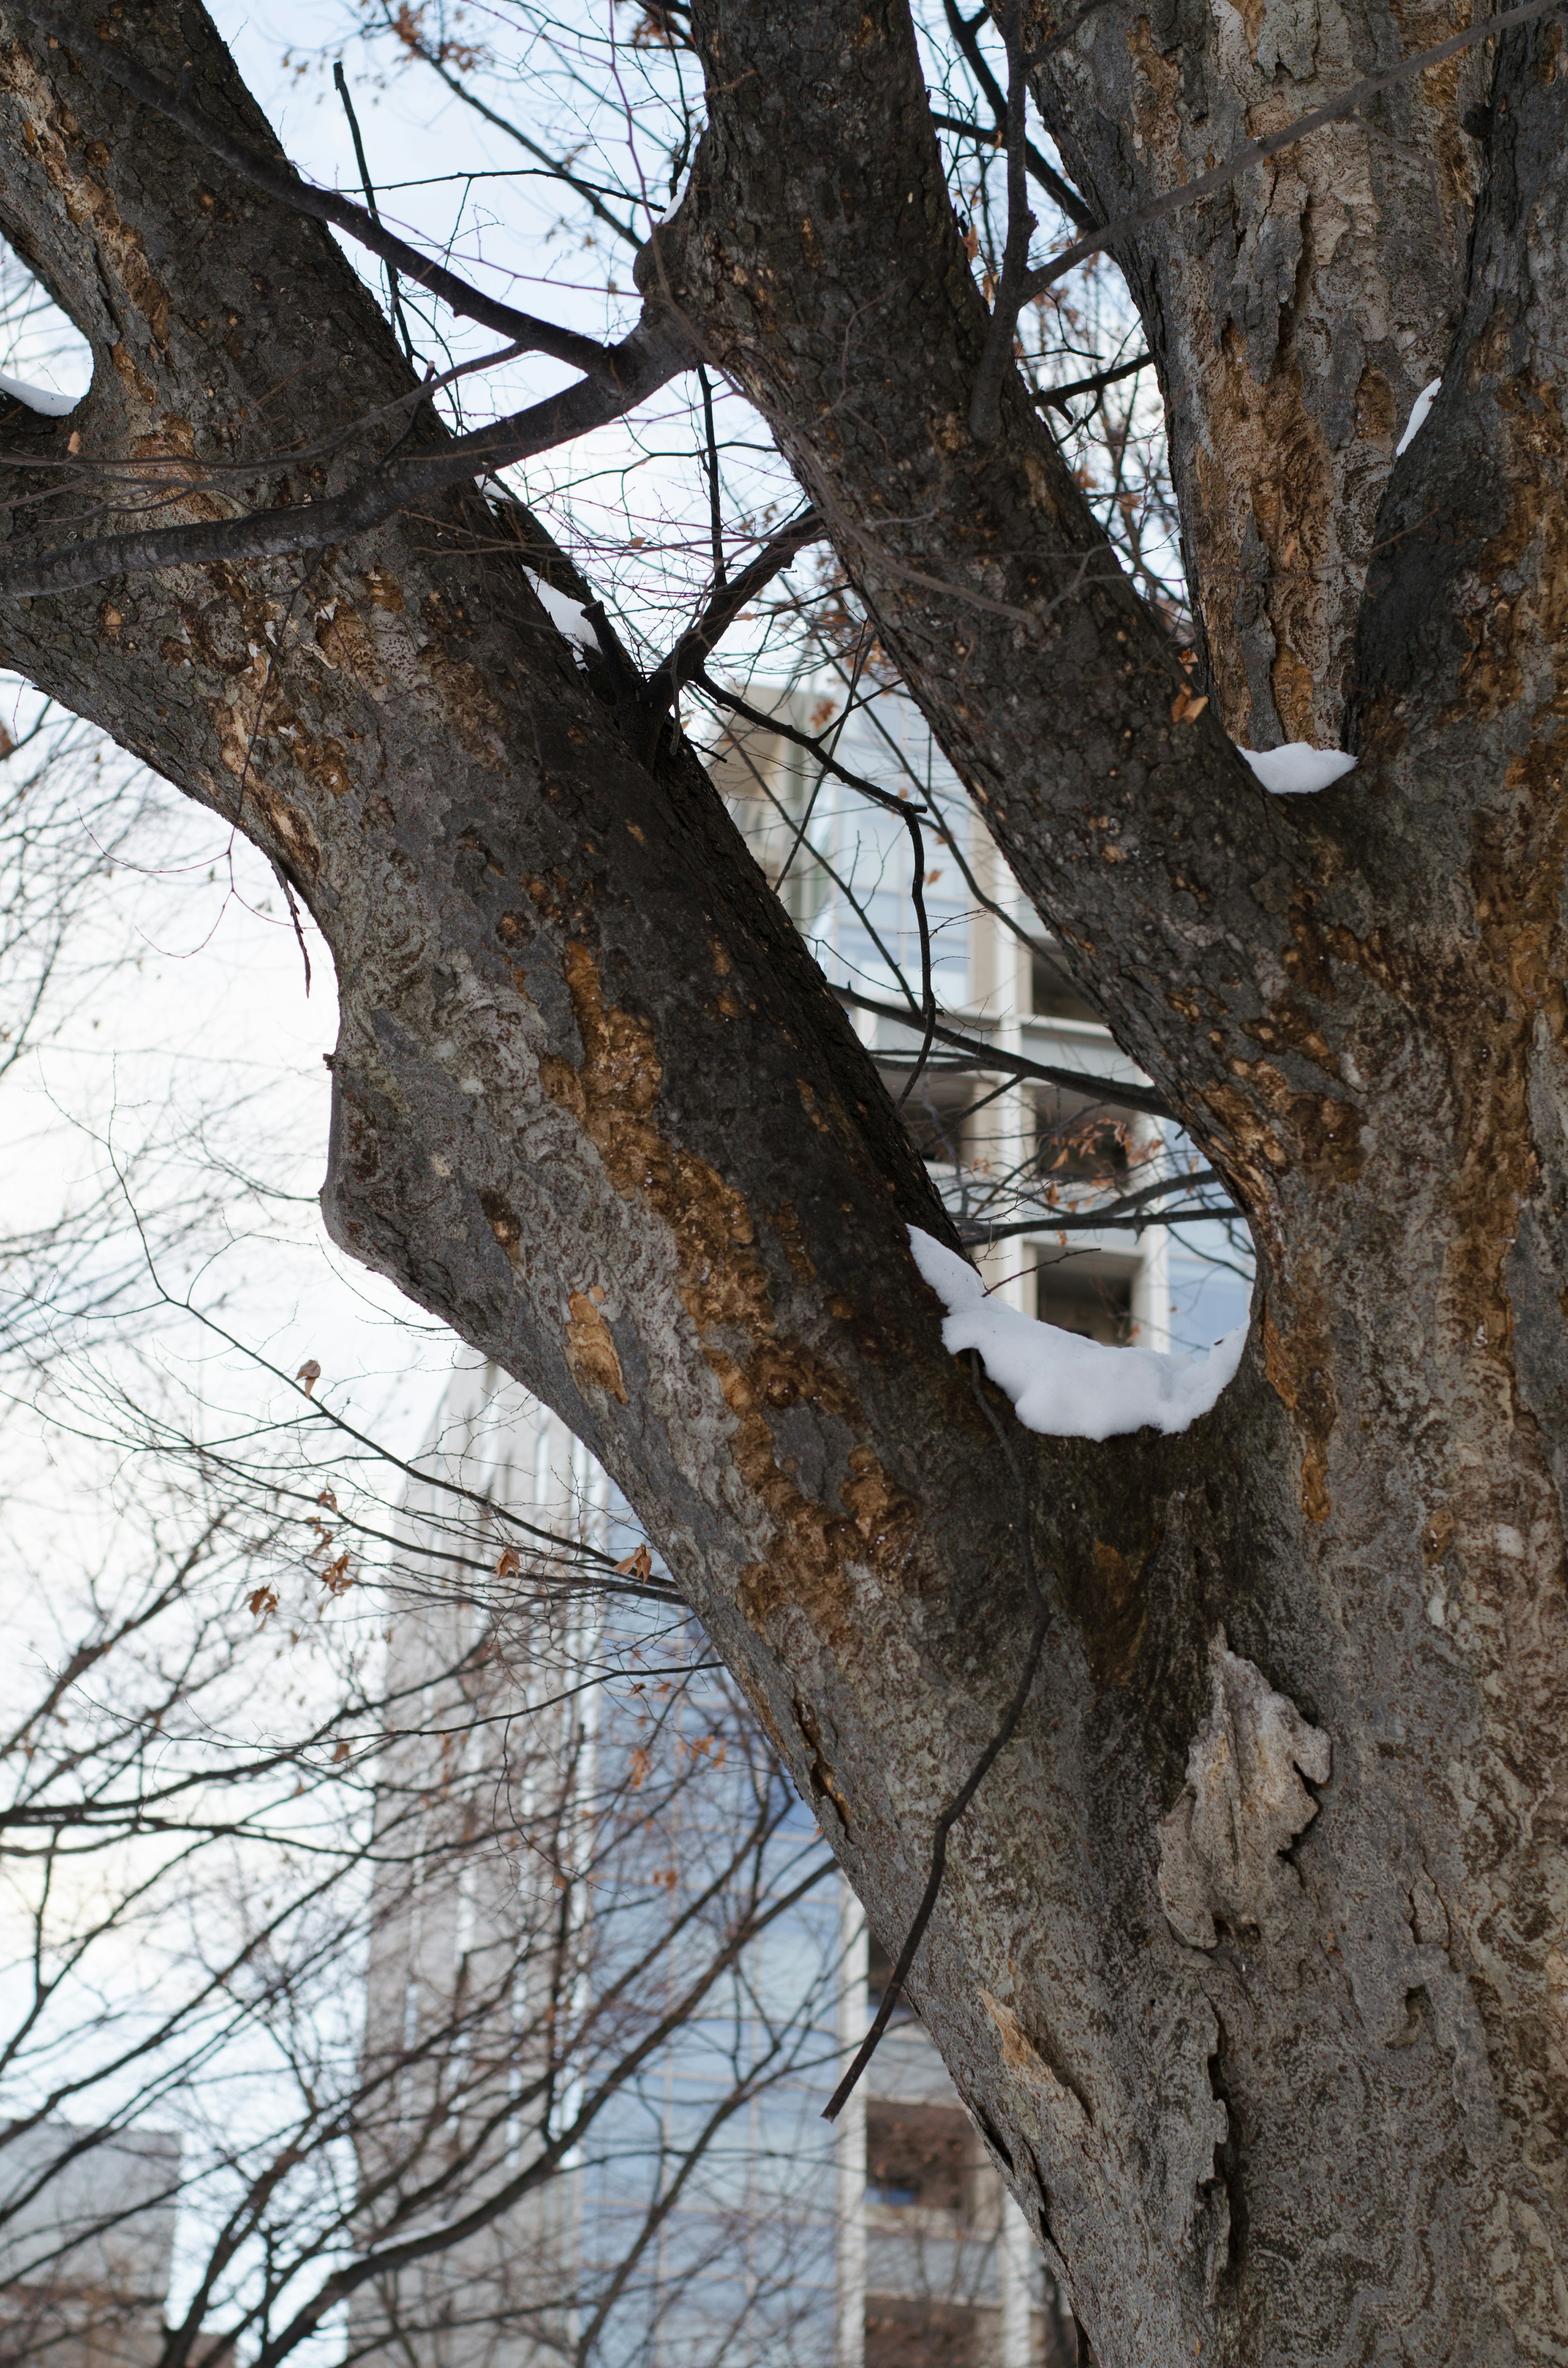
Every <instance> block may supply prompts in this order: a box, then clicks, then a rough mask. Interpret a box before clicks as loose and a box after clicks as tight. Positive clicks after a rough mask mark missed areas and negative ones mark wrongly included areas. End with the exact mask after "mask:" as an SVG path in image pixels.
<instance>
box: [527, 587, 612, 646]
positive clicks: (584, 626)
mask: <svg viewBox="0 0 1568 2368" xmlns="http://www.w3.org/2000/svg"><path fill="white" fill-rule="evenodd" d="M523 573H524V575H526V576H527V577H528V581H529V583H530V584H531V585H532V586H533V587H534V590H535V591H536V592H537V593H538V595H539V598H540V607H541V608H542V609H543V610H544V613H545V615H546V616H547V617H548V618H549V619H550V621H551V624H552V625H553V626H554V627H555V630H556V632H558V633H561V634H563V635H564V637H565V638H566V640H567V641H569V642H572V643H575V645H576V647H577V648H578V649H580V650H597V648H598V645H599V637H598V635H597V633H596V632H595V631H594V629H593V626H592V625H591V624H590V623H589V621H588V617H587V612H586V610H585V609H584V607H583V605H582V603H581V601H579V600H572V599H569V598H567V596H566V594H565V593H564V592H558V591H557V590H556V588H555V586H554V585H553V584H547V583H546V582H545V580H544V578H543V576H542V575H535V574H534V571H533V569H532V568H531V567H526V568H525V569H524V570H523Z"/></svg>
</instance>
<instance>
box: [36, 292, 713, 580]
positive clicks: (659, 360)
mask: <svg viewBox="0 0 1568 2368" xmlns="http://www.w3.org/2000/svg"><path fill="white" fill-rule="evenodd" d="M645 317H646V315H645ZM690 359H691V356H690V351H689V349H688V347H687V344H686V342H685V337H684V335H683V334H682V333H681V331H680V330H679V328H678V326H677V324H676V321H675V318H674V316H673V314H670V313H668V312H667V311H666V310H665V308H663V307H661V308H660V317H659V321H658V325H657V326H656V327H655V328H654V329H653V330H652V331H651V332H649V331H646V330H644V328H643V327H642V326H641V325H640V326H639V327H638V328H636V329H634V330H633V331H632V332H631V336H628V337H626V338H624V339H623V340H622V342H621V344H620V345H619V346H618V347H615V348H614V349H613V351H612V353H611V355H610V356H609V359H608V364H607V367H606V368H605V369H603V370H599V371H597V372H596V373H595V375H594V376H592V377H589V378H582V379H579V380H578V381H577V382H576V384H575V385H574V386H569V387H567V388H565V389H564V390H563V392H562V393H560V394H553V395H550V396H547V397H546V399H545V400H544V401H543V402H542V403H536V404H530V405H529V406H528V409H527V410H524V411H517V412H513V413H512V414H511V415H510V416H508V417H507V418H505V419H498V420H496V421H495V422H494V424H493V425H492V426H490V427H480V428H475V429H474V430H473V431H472V434H470V435H467V436H460V437H457V438H453V440H452V441H451V442H450V443H449V445H447V447H446V448H445V450H441V451H439V452H433V453H421V454H416V455H415V456H414V457H413V458H411V459H409V460H406V461H388V462H383V463H382V464H381V466H380V467H379V468H377V469H374V470H372V471H371V472H369V474H368V475H366V476H364V477H362V478H361V479H360V480H359V482H358V484H355V485H350V486H349V487H348V488H347V491H346V492H344V493H341V494H337V495H332V496H330V497H329V498H327V499H326V500H324V501H319V502H302V503H296V504H291V505H288V506H285V507H279V508H277V509H269V510H256V511H249V512H247V513H246V514H245V515H244V517H241V518H220V519H217V520H214V521H213V522H211V523H210V524H202V525H199V526H171V527H160V528H153V529H150V530H149V531H147V532H145V533H141V534H110V535H101V536H98V537H97V538H96V539H95V540H93V541H88V542H79V543H74V544H66V545H64V546H62V548H60V549H57V550H54V551H46V552H40V553H39V554H38V556H37V557H35V558H32V559H22V560H18V561H16V562H13V563H12V564H10V565H9V566H6V567H0V600H19V599H36V598H39V597H40V595H42V594H45V593H55V592H67V591H73V590H75V589H77V588H79V587H80V586H83V585H86V584H100V583H102V582H103V581H104V580H105V579H106V578H107V577H108V576H112V575H144V574H146V573H147V572H148V571H149V570H150V569H153V568H161V567H203V566H210V565H212V564H214V563H216V562H218V561H229V562H231V563H238V562H242V561H245V560H251V559H277V558H280V557H282V556H283V555H284V554H285V553H287V552H302V551H320V550H322V549H323V548H324V546H325V545H326V544H327V543H332V542H341V541H346V540H347V538H348V537H350V536H352V535H357V534H364V533H366V532H368V531H369V529H370V528H372V527H376V526H380V525H381V522H382V521H383V519H386V518H391V517H392V515H393V514H394V513H395V512H396V511H398V510H403V509H407V508H409V507H411V505H412V504H414V503H415V502H418V501H423V500H426V499H428V498H429V497H430V496H432V495H436V494H440V493H445V492H448V491H449V489H450V488H451V487H452V486H454V485H459V484H464V483H466V482H469V481H471V480H472V478H474V477H476V476H479V475H481V474H482V473H483V472H485V471H486V470H492V469H504V468H507V467H509V466H510V465H511V464H512V463H513V462H514V461H523V460H527V459H528V457H529V455H530V454H532V453H535V452H545V451H548V450H551V447H552V446H554V445H556V444H563V443H566V442H569V441H570V440H571V438H574V437H576V436H584V435H586V434H587V433H588V431H589V430H590V429H591V428H595V427H604V426H605V425H606V424H607V422H608V421H609V420H612V419H619V417H620V416H622V414H623V413H625V412H628V411H631V410H632V409H633V408H634V407H635V406H636V404H639V403H641V402H642V401H643V400H644V399H645V397H647V396H648V395H650V394H652V393H654V392H655V391H656V389H658V388H659V387H661V386H663V385H664V384H665V382H666V381H668V380H669V379H672V378H674V377H675V376H676V374H677V372H679V371H680V370H685V369H686V368H687V365H688V363H689V361H690Z"/></svg>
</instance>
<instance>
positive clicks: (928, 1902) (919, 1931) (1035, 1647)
mask: <svg viewBox="0 0 1568 2368" xmlns="http://www.w3.org/2000/svg"><path fill="white" fill-rule="evenodd" d="M969 1368H970V1381H971V1384H972V1386H973V1390H974V1395H975V1398H976V1401H977V1403H978V1404H979V1406H980V1408H981V1411H982V1413H983V1415H984V1417H985V1419H986V1421H987V1422H988V1423H989V1424H990V1426H991V1428H992V1429H993V1430H994V1433H995V1434H996V1443H997V1445H998V1446H999V1447H1000V1448H1001V1450H1002V1452H1003V1454H1004V1456H1005V1457H1006V1462H1007V1468H1008V1470H1009V1472H1010V1473H1011V1474H1012V1478H1013V1485H1014V1487H1015V1489H1016V1490H1017V1501H1018V1520H1017V1525H1016V1526H1017V1531H1018V1536H1019V1546H1020V1550H1021V1554H1022V1558H1023V1565H1024V1583H1025V1585H1026V1587H1027V1588H1028V1592H1029V1597H1030V1600H1031V1601H1032V1602H1033V1604H1034V1607H1035V1616H1034V1627H1033V1630H1032V1631H1031V1633H1030V1635H1029V1642H1028V1651H1027V1652H1026V1654H1025V1656H1024V1667H1023V1674H1022V1675H1021V1677H1020V1678H1019V1679H1018V1682H1017V1687H1016V1688H1015V1690H1014V1692H1013V1699H1012V1701H1011V1702H1009V1703H1008V1705H1007V1707H1006V1711H1005V1712H1004V1713H1003V1717H1002V1724H1001V1725H1000V1726H999V1727H998V1728H997V1729H996V1732H995V1734H994V1736H992V1738H991V1740H990V1742H989V1743H988V1744H987V1745H986V1747H985V1748H984V1750H983V1752H982V1753H981V1755H980V1757H979V1759H977V1760H976V1761H975V1763H974V1766H973V1767H972V1768H971V1770H970V1772H969V1774H968V1775H967V1776H966V1777H965V1779H964V1781H963V1782H962V1783H961V1784H960V1787H959V1789H958V1791H957V1792H956V1793H954V1794H953V1797H952V1799H951V1800H950V1801H949V1804H948V1805H947V1807H946V1808H945V1809H944V1810H943V1811H942V1812H941V1815H940V1816H938V1817H937V1823H936V1826H935V1827H934V1829H933V1832H932V1837H931V1871H930V1873H929V1874H928V1875H927V1877H926V1890H925V1894H924V1896H923V1897H922V1899H921V1902H920V1905H919V1907H918V1908H917V1909H916V1910H915V1921H914V1923H913V1924H912V1925H911V1926H910V1928H909V1935H908V1938H907V1939H906V1940H905V1941H904V1944H903V1948H902V1949H901V1950H900V1951H899V1953H898V1963H897V1964H895V1965H894V1967H893V1969H892V1980H891V1981H890V1982H889V1984H888V1986H887V1987H886V1989H885V1990H884V1991H883V1992H882V2002H881V2006H880V2007H879V2008H878V2009H877V2015H876V2020H875V2021H874V2022H873V2023H872V2025H871V2028H870V2029H869V2032H867V2033H866V2036H865V2038H864V2039H863V2040H862V2041H861V2043H860V2045H859V2047H858V2050H857V2053H856V2056H855V2061H854V2062H853V2063H852V2064H851V2065H850V2066H849V2069H848V2071H847V2072H846V2074H845V2076H844V2078H843V2079H842V2080H841V2081H840V2082H839V2084H838V2086H837V2088H836V2089H835V2090H834V2092H833V2095H832V2096H831V2097H830V2098H829V2100H828V2101H827V2105H826V2108H825V2110H824V2113H823V2119H824V2122H835V2121H836V2120H837V2119H838V2116H839V2114H840V2113H841V2112H843V2110H844V2107H845V2105H846V2103H847V2102H848V2100H849V2097H850V2095H851V2093H852V2092H853V2090H854V2088H855V2084H856V2082H857V2081H858V2079H859V2078H860V2075H861V2073H862V2072H864V2070H865V2068H866V2066H867V2065H868V2064H869V2062H870V2060H871V2058H872V2056H873V2055H875V2054H876V2052H877V2048H878V2046H879V2045H880V2044H881V2037H882V2033H883V2032H885V2031H886V2029H887V2027H888V2024H889V2023H890V2022H891V2021H892V2012H893V2009H894V2007H895V2006H896V2005H897V2004H898V1998H899V1992H900V1991H901V1990H902V1989H903V1985H904V1983H905V1982H906V1981H907V1980H908V1978H909V1969H910V1967H911V1966H912V1965H913V1964H914V1963H915V1952H916V1951H917V1950H918V1949H919V1946H920V1943H921V1941H923V1940H924V1939H925V1937H926V1926H927V1924H929V1922H930V1921H931V1916H932V1911H933V1910H934V1908H935V1907H936V1905H937V1895H938V1894H939V1892H940V1891H941V1888H942V1876H943V1874H944V1873H945V1872H946V1870H947V1863H948V1836H949V1834H950V1833H951V1831H952V1829H953V1827H955V1826H956V1825H957V1823H958V1821H959V1819H960V1817H961V1816H962V1815H963V1813H964V1811H965V1810H966V1809H967V1808H968V1806H969V1804H970V1803H971V1801H972V1800H973V1798H974V1796H975V1794H976V1793H978V1792H979V1790H980V1788H981V1786H982V1784H983V1782H985V1779H986V1777H987V1776H988V1775H989V1774H990V1772H991V1770H992V1768H993V1767H994V1764H995V1762H996V1760H997V1759H999V1758H1000V1756H1001V1754H1002V1753H1003V1752H1004V1751H1005V1750H1006V1748H1007V1746H1008V1744H1009V1743H1011V1741H1012V1739H1013V1737H1014V1736H1015V1735H1016V1734H1017V1731H1018V1725H1019V1722H1020V1720H1021V1719H1022V1717H1023V1714H1024V1712H1025V1711H1026V1709H1027V1708H1028V1699H1029V1696H1030V1694H1031V1693H1032V1692H1033V1691H1034V1681H1035V1679H1036V1677H1037V1675H1038V1674H1039V1670H1040V1656H1041V1655H1042V1654H1043V1652H1044V1651H1045V1639H1046V1635H1047V1633H1048V1631H1049V1629H1050V1627H1051V1605H1050V1604H1049V1602H1048V1601H1047V1600H1046V1598H1045V1595H1044V1593H1043V1591H1042V1589H1041V1588H1040V1577H1039V1574H1038V1572H1037V1571H1036V1569H1035V1559H1034V1539H1033V1535H1032V1531H1031V1523H1030V1518H1029V1491H1028V1482H1027V1480H1026V1479H1025V1476H1024V1472H1023V1467H1022V1465H1021V1464H1020V1463H1019V1462H1018V1459H1017V1452H1015V1450H1014V1446H1013V1442H1012V1440H1010V1439H1009V1438H1008V1436H1007V1433H1006V1429H1005V1428H1004V1426H1003V1424H1002V1422H1001V1420H1000V1419H999V1417H997V1414H996V1412H995V1409H994V1407H993V1406H992V1405H991V1403H990V1401H989V1400H988V1398H987V1397H986V1395H985V1392H984V1390H983V1387H982V1385H981V1378H980V1358H979V1355H978V1353H977V1351H976V1350H974V1349H971V1350H970V1352H969Z"/></svg>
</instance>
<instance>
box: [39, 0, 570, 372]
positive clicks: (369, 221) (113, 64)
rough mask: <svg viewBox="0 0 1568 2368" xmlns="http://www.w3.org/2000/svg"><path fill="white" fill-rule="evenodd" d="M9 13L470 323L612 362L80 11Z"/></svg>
mask: <svg viewBox="0 0 1568 2368" xmlns="http://www.w3.org/2000/svg"><path fill="white" fill-rule="evenodd" d="M9 13H10V15H11V16H13V17H20V18H21V19H22V21H23V22H24V23H26V24H29V25H34V26H36V27H37V28H38V29H39V30H40V32H43V33H50V34H52V35H53V36H54V38H55V40H58V41H60V42H61V43H62V44H64V45H66V46H68V47H69V50H70V52H71V55H72V56H73V58H75V59H78V60H80V61H81V63H83V64H84V65H89V66H93V67H96V68H97V71H98V73H99V74H107V75H108V78H109V80H110V81H111V82H117V83H119V85H120V87H121V89H123V90H128V91H129V92H130V93H131V97H132V98H135V99H139V100H140V101H141V103H142V106H143V107H150V108H153V109H154V110H155V111H156V113H158V114H159V115H164V116H166V117H167V118H168V120H169V121H170V122H171V123H177V124H178V126H179V128H180V130H181V131H185V132H187V133H188V134H189V136H190V137H191V139H193V140H196V141H199V142H200V143H201V145H202V146H203V147H204V148H206V149H209V150H210V152H211V154H213V155H214V156H217V157H220V158H221V159H222V162H223V163H224V164H225V165H228V167H229V169H230V171H231V172H233V173H237V174H239V175H240V176H241V177H242V179H244V180H247V181H249V182H250V183H251V184H252V186H253V187H254V188H258V189H263V190H265V191H266V193H267V196H268V197H271V198H276V199H278V200H279V202H280V203H281V204H283V205H286V206H291V207H292V208H293V209H294V211H295V212H297V213H302V214H308V215H310V216H311V218H312V220H313V221H316V222H331V223H332V224H333V225H334V226H335V228H336V229H338V230H341V231H346V232H347V234H348V236H349V237H350V238H355V239H358V242H359V244H360V245H361V246H367V247H369V250H370V252H371V254H372V255H379V256H381V260H382V262H383V263H394V264H396V266H397V268H398V269H399V270H400V271H401V272H402V273H403V277H404V278H405V279H412V280H413V281H414V282H415V286H416V287H420V288H425V289H427V290H429V292H430V294H431V295H433V296H438V297H439V298H440V300H441V302H443V303H444V304H446V305H447V306H449V309H450V310H451V311H452V312H454V313H460V314H462V315H463V317H464V318H466V319H468V320H471V321H483V323H484V324H486V326H487V327H489V328H492V329H500V330H502V331H504V332H505V333H506V336H509V337H517V338H521V339H523V340H524V341H526V343H527V344H528V346H530V347H532V348H533V350H534V351H536V352H538V353H542V354H550V355H551V356H552V357H553V358H554V359H555V360H557V361H562V362H570V363H571V364H572V365H573V367H574V369H577V370H603V369H605V368H606V367H607V366H608V364H609V362H610V359H611V354H612V351H613V349H612V348H610V347H606V346H601V345H599V344H597V343H596V341H595V340H594V339H593V338H592V337H584V336H579V335H578V334H577V332H576V331H575V330H574V329H562V328H561V327H559V326H558V325H557V324H556V323H555V322H553V321H541V320H540V319H539V318H537V316H536V315H535V314H533V313H519V312H518V311H517V309H516V307H515V306H513V305H511V304H501V303H498V302H496V301H495V299H494V297H492V296H486V295H485V294H484V293H483V290H480V289H478V288H474V287H471V285H470V284H469V282H468V281H467V280H466V279H460V277H459V275H458V274H457V273H456V272H455V271H449V270H448V269H447V268H446V266H445V264H441V263H434V262H432V261H431V260H430V258H429V257H428V256H423V255H421V254H420V252H419V250H418V248H417V247H415V246H410V245H409V243H408V241H407V240H406V239H405V238H399V237H398V236H397V234H396V233H395V232H393V231H389V230H388V229H387V228H386V226H385V225H384V223H382V222H379V221H378V220H377V219H376V217H375V216H374V215H373V214H371V213H369V211H367V210H366V208H365V207H363V206H357V205H356V204H355V203H354V202H353V200H352V199H349V198H345V197H342V196H340V195H339V194H338V192H337V191H336V190H335V189H323V188H317V187H316V186H315V184H314V183H313V182H311V181H307V180H305V179H304V178H303V177H302V176H301V174H299V173H298V172H296V170H295V168H294V166H293V165H290V163H289V162H288V161H287V159H286V158H285V159H281V160H278V159H274V158H273V157H271V156H268V155H266V154H263V152H262V151H261V150H260V149H257V148H251V147H249V146H247V145H246V143H245V142H244V141H242V140H236V139H235V138H234V137H233V134H232V133H231V132H229V131H225V129H224V128H223V126H222V124H221V123H217V122H215V121H214V120H213V119H212V118H211V117H210V115H205V114H203V112H202V111H201V109H200V108H198V107H193V106H192V105H191V103H190V100H189V98H188V97H187V95H186V92H185V90H184V88H183V87H182V88H180V89H177V90H175V89H171V88H170V86H169V85H168V84H167V83H164V82H160V81H159V80H158V78H157V76H156V75H155V74H149V73H148V72H147V70H146V68H145V67H144V66H141V65H138V63H136V60H135V59H134V58H132V57H130V56H128V55H127V54H126V52H125V51H123V50H121V49H119V47H118V46H117V45H116V44H115V43H114V42H112V41H104V40H96V39H95V38H94V37H93V35H91V34H90V33H88V32H86V31H85V29H84V28H83V25H82V21H81V19H80V17H67V16H66V15H64V14H63V13H62V11H61V10H60V9H58V8H50V7H46V6H40V5H39V0H10V7H9Z"/></svg>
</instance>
